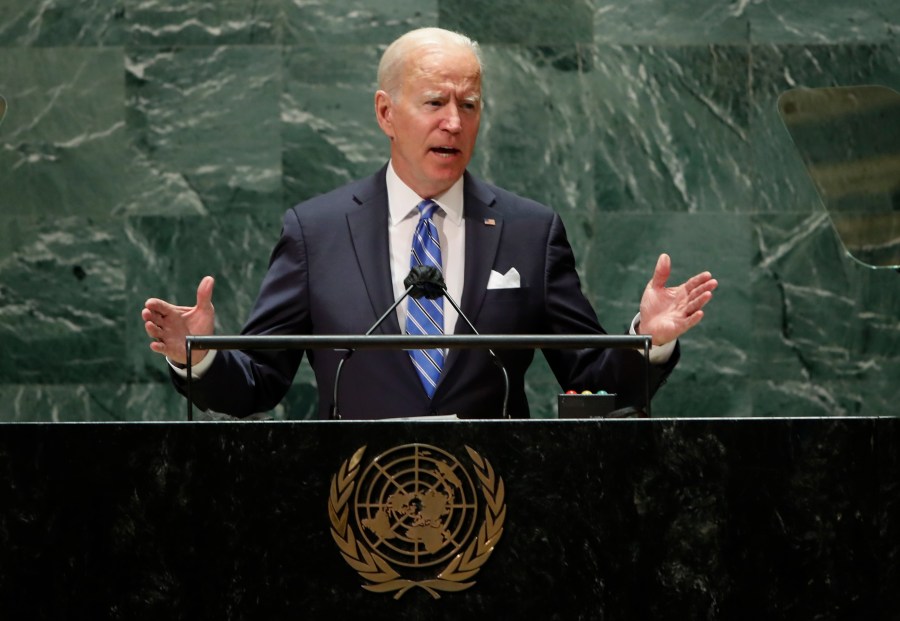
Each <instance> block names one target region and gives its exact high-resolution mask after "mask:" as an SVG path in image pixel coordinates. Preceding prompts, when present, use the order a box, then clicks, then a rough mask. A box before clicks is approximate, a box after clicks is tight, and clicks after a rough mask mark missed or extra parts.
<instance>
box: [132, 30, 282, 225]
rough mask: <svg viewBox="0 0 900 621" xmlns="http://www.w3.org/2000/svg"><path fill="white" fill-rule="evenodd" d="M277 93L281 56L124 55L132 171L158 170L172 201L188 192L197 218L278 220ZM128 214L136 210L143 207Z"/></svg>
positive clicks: (238, 50) (212, 51) (206, 52)
mask: <svg viewBox="0 0 900 621" xmlns="http://www.w3.org/2000/svg"><path fill="white" fill-rule="evenodd" d="M280 93H281V51H280V49H279V48H277V47H269V46H254V47H240V46H223V47H188V48H183V49H182V48H178V49H151V48H137V49H130V50H128V54H127V58H126V106H127V132H128V138H129V140H130V141H131V143H132V144H133V145H134V147H135V148H136V149H137V150H138V152H139V153H140V156H141V159H140V160H139V161H140V162H141V164H136V166H140V168H141V170H142V174H143V175H149V174H150V172H151V171H156V174H157V175H159V176H160V177H162V179H161V180H160V183H161V185H164V186H168V188H169V191H170V192H174V193H178V190H179V189H180V190H183V191H184V192H187V193H188V195H187V196H184V197H183V198H182V200H181V203H182V204H184V205H185V206H186V207H187V208H188V209H189V210H190V211H191V212H197V211H199V212H201V213H203V214H221V213H224V212H226V211H227V212H229V213H236V212H257V211H261V210H262V211H268V212H269V213H278V212H280V202H281V135H280V130H281V127H280V124H279V108H278V101H279V96H280ZM141 186H142V187H143V188H144V190H145V191H146V186H147V182H146V181H145V182H144V183H142V184H141ZM129 206H130V207H129V209H128V211H132V210H139V209H140V200H137V199H135V200H132V201H131V202H130V203H129Z"/></svg>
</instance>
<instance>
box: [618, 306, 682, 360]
mask: <svg viewBox="0 0 900 621" xmlns="http://www.w3.org/2000/svg"><path fill="white" fill-rule="evenodd" d="M639 323H641V314H640V313H638V314H637V315H635V316H634V319H632V320H631V328H630V329H629V330H628V333H629V334H635V335H636V334H637V325H638V324H639ZM677 342H678V340H677V339H676V340H674V341H669V342H668V343H666V344H665V345H651V346H650V364H665V363H667V362H668V361H669V358H671V357H672V352H674V351H675V344H676V343H677ZM641 353H642V354H643V353H644V350H641Z"/></svg>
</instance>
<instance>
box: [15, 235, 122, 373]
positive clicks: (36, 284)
mask: <svg viewBox="0 0 900 621" xmlns="http://www.w3.org/2000/svg"><path fill="white" fill-rule="evenodd" d="M6 223H7V225H8V226H10V227H11V232H10V233H9V237H8V238H7V239H12V238H15V241H14V242H13V243H12V244H11V245H12V248H10V247H9V246H6V248H8V249H5V250H4V251H3V252H2V253H0V283H2V284H0V299H2V305H0V343H2V347H0V348H2V350H3V355H2V356H0V384H25V383H28V382H34V383H39V384H65V383H83V382H86V381H97V380H99V379H100V378H102V379H103V381H109V382H115V381H120V380H121V379H123V378H124V377H126V375H127V367H126V366H125V365H123V364H122V363H123V361H124V360H125V349H124V345H125V342H124V325H123V324H122V316H121V308H122V305H123V301H124V297H123V294H124V289H125V265H124V263H123V261H122V231H121V225H122V223H121V222H120V221H116V220H103V221H100V222H97V221H93V220H91V219H89V218H77V217H68V218H61V219H59V218H57V219H43V220H41V221H40V222H33V221H31V220H30V219H24V218H23V219H21V220H9V219H7V221H6Z"/></svg>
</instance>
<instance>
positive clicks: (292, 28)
mask: <svg viewBox="0 0 900 621" xmlns="http://www.w3.org/2000/svg"><path fill="white" fill-rule="evenodd" d="M437 7H438V0H390V1H389V2H385V1H384V0H283V9H284V43H285V44H287V45H322V46H329V45H347V44H351V45H372V44H385V45H386V44H388V43H390V42H391V41H393V40H394V39H396V38H397V37H399V36H400V35H402V34H403V33H404V32H406V31H408V30H413V29H414V28H422V27H425V26H433V25H435V22H436V21H437V15H438V9H437Z"/></svg>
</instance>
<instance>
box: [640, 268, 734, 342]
mask: <svg viewBox="0 0 900 621" xmlns="http://www.w3.org/2000/svg"><path fill="white" fill-rule="evenodd" d="M671 273H672V259H670V258H669V255H667V254H661V255H659V260H658V261H657V262H656V270H654V272H653V278H651V279H650V282H649V283H647V288H646V289H644V295H643V297H641V322H640V325H639V326H638V332H639V333H640V334H651V335H653V344H654V345H665V344H666V343H668V342H670V341H674V340H675V339H677V338H678V337H679V336H681V335H682V334H684V333H685V332H687V331H688V330H690V329H691V328H693V327H694V326H696V325H697V324H698V323H700V320H701V319H703V310H702V309H703V307H704V306H706V304H707V303H708V302H709V301H710V300H711V299H712V292H713V290H714V289H715V288H716V287H717V286H718V285H719V283H718V282H717V281H716V279H715V278H713V277H712V274H710V273H709V272H703V273H700V274H697V275H696V276H693V277H692V278H689V279H688V280H687V281H686V282H684V283H682V284H680V285H678V286H677V287H666V281H667V280H669V275H670V274H671Z"/></svg>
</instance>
